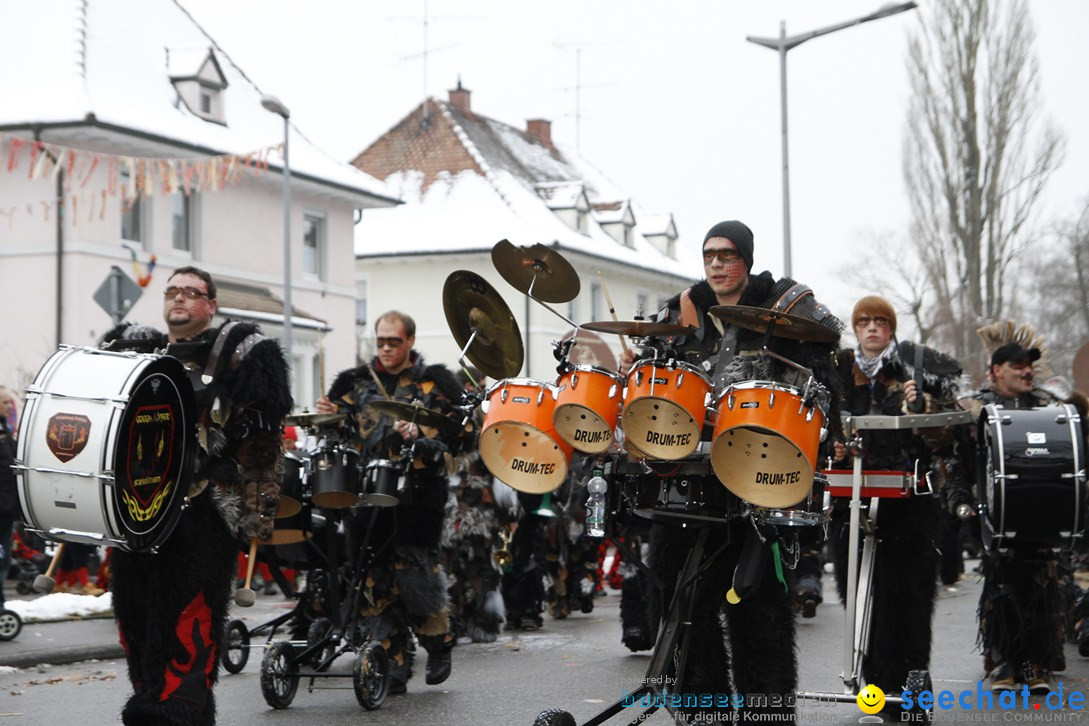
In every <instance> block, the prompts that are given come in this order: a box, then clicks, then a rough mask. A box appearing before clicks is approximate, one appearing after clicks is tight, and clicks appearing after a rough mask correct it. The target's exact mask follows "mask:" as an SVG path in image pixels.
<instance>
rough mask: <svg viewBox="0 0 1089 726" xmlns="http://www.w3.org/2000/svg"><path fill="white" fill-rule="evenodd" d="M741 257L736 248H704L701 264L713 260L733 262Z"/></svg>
mask: <svg viewBox="0 0 1089 726" xmlns="http://www.w3.org/2000/svg"><path fill="white" fill-rule="evenodd" d="M740 259H741V253H740V252H738V251H737V250H728V249H721V250H704V251H703V264H705V265H709V264H711V263H712V262H713V261H715V260H718V261H719V262H735V261H737V260H740Z"/></svg>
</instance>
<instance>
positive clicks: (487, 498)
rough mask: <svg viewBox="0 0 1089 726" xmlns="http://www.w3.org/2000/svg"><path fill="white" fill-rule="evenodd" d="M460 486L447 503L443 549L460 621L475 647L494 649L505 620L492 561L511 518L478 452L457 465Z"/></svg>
mask: <svg viewBox="0 0 1089 726" xmlns="http://www.w3.org/2000/svg"><path fill="white" fill-rule="evenodd" d="M453 461H454V468H455V471H456V472H457V474H456V475H455V480H454V486H453V487H452V488H451V490H450V495H449V498H448V499H447V502H446V519H445V521H444V524H443V534H442V549H443V555H444V559H445V562H446V570H447V573H448V575H449V578H450V580H451V586H450V596H451V600H452V603H453V606H454V612H455V617H456V618H457V620H458V621H459V623H460V624H461V626H462V628H463V629H464V633H465V634H466V635H468V636H469V638H470V639H471V640H472V641H473V642H474V643H482V642H484V643H490V642H493V641H495V639H496V638H497V637H498V635H499V629H500V627H501V626H502V625H503V621H504V619H505V610H504V608H503V598H502V596H501V595H500V594H499V575H500V572H499V570H498V569H497V567H496V565H495V563H494V562H493V560H492V553H493V550H494V549H497V548H498V547H499V546H500V543H499V530H500V528H504V529H505V527H506V524H505V519H506V517H505V513H504V511H503V509H502V508H501V507H500V506H499V504H498V503H497V502H496V501H495V497H494V495H493V494H492V477H491V475H490V474H488V473H487V470H486V469H485V468H484V465H483V462H481V461H480V456H479V454H478V453H477V452H475V451H474V452H472V453H463V454H461V455H460V456H458V457H456V458H455V459H454V460H453Z"/></svg>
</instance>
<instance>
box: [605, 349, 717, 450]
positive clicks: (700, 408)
mask: <svg viewBox="0 0 1089 726" xmlns="http://www.w3.org/2000/svg"><path fill="white" fill-rule="evenodd" d="M710 392H711V381H710V380H708V378H707V376H705V375H704V374H703V371H701V370H700V369H699V368H696V367H695V366H692V365H689V364H688V363H684V362H681V361H669V362H668V363H662V362H660V361H654V360H643V361H638V362H636V364H635V365H634V366H633V367H632V369H631V370H630V371H628V378H627V384H626V388H625V394H624V398H625V403H624V411H623V413H622V417H621V421H622V424H623V427H624V435H625V436H626V437H627V438H628V439H630V440H631V443H632V445H633V446H634V447H635V448H636V449H637V450H639V451H642V452H644V453H646V454H648V455H650V456H652V457H654V458H657V459H667V460H674V459H683V458H684V457H686V456H688V455H689V454H691V453H692V452H693V451H695V450H696V447H697V446H699V443H700V433H701V432H702V430H703V422H704V419H705V418H706V415H707V396H708V395H709V394H710Z"/></svg>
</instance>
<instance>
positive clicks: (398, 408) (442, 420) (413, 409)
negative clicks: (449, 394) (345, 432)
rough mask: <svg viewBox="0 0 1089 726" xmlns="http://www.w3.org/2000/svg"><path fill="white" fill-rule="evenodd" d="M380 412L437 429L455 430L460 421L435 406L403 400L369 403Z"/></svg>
mask: <svg viewBox="0 0 1089 726" xmlns="http://www.w3.org/2000/svg"><path fill="white" fill-rule="evenodd" d="M367 405H368V406H370V407H371V408H373V409H374V410H375V411H377V412H378V413H383V414H386V415H387V416H391V417H393V418H397V419H401V420H403V421H411V422H413V423H416V424H420V425H421V426H430V427H432V428H436V429H445V430H447V431H454V430H456V429H457V428H458V422H457V421H455V420H454V419H452V418H450V417H449V416H446V415H445V414H443V413H442V412H441V411H436V410H435V409H433V408H424V407H423V406H420V405H418V404H415V403H404V402H403V401H386V400H381V399H380V400H377V401H371V402H370V403H368V404H367Z"/></svg>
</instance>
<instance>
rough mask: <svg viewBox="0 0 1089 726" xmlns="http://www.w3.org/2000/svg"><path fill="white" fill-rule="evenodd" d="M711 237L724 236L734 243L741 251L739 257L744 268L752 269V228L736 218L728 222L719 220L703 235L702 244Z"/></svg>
mask: <svg viewBox="0 0 1089 726" xmlns="http://www.w3.org/2000/svg"><path fill="white" fill-rule="evenodd" d="M712 237H725V238H726V239H728V240H730V241H731V242H733V243H734V246H735V247H737V251H738V252H740V253H741V259H742V260H744V261H745V269H746V270H749V271H751V270H752V230H751V229H749V228H748V226H746V225H745V223H744V222H739V221H737V220H736V219H731V220H730V221H728V222H719V223H718V224H716V225H715V226H714V227H712V228H711V229H710V230H708V231H707V234H705V235H704V236H703V244H704V245H705V246H706V244H707V240H709V239H711V238H712Z"/></svg>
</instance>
